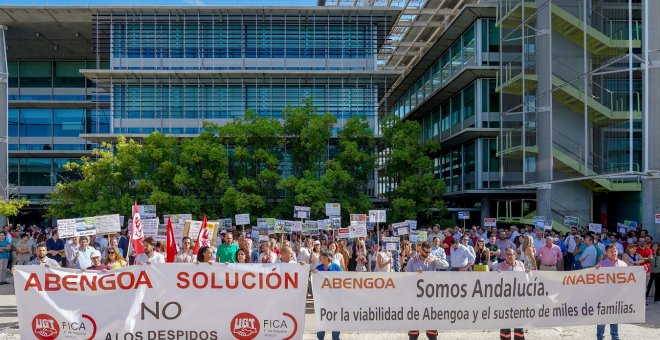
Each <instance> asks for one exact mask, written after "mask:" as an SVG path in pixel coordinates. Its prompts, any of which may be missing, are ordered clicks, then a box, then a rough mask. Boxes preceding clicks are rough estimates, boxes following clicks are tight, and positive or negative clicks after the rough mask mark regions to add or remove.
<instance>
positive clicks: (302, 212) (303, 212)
mask: <svg viewBox="0 0 660 340" xmlns="http://www.w3.org/2000/svg"><path fill="white" fill-rule="evenodd" d="M311 214H312V208H310V207H301V206H297V205H296V206H294V207H293V217H295V218H301V219H308V218H309V216H311Z"/></svg>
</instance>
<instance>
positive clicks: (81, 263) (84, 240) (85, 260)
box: [71, 236, 96, 269]
mask: <svg viewBox="0 0 660 340" xmlns="http://www.w3.org/2000/svg"><path fill="white" fill-rule="evenodd" d="M78 242H79V243H80V246H79V247H78V250H77V251H76V252H75V253H74V254H73V260H72V261H71V263H72V265H73V268H75V269H87V267H89V266H91V265H92V252H93V251H95V250H96V249H94V248H93V247H90V246H89V238H88V237H87V236H80V239H79V240H78Z"/></svg>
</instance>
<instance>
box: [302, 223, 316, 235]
mask: <svg viewBox="0 0 660 340" xmlns="http://www.w3.org/2000/svg"><path fill="white" fill-rule="evenodd" d="M302 229H303V231H302V232H303V234H304V235H318V234H319V227H318V221H305V222H304V223H303V225H302Z"/></svg>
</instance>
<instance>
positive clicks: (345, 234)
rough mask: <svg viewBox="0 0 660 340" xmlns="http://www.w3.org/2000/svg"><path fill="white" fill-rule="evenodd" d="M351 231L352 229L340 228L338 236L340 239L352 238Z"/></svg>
mask: <svg viewBox="0 0 660 340" xmlns="http://www.w3.org/2000/svg"><path fill="white" fill-rule="evenodd" d="M350 233H351V229H350V228H339V229H337V236H338V237H339V238H350V236H351V234H350Z"/></svg>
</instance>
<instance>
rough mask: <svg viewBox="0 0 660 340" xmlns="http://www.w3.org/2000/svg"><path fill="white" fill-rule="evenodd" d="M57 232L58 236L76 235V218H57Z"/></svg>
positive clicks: (63, 237)
mask: <svg viewBox="0 0 660 340" xmlns="http://www.w3.org/2000/svg"><path fill="white" fill-rule="evenodd" d="M57 233H58V235H59V237H60V238H62V239H65V238H70V237H75V236H76V219H75V218H69V219H64V220H57Z"/></svg>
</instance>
